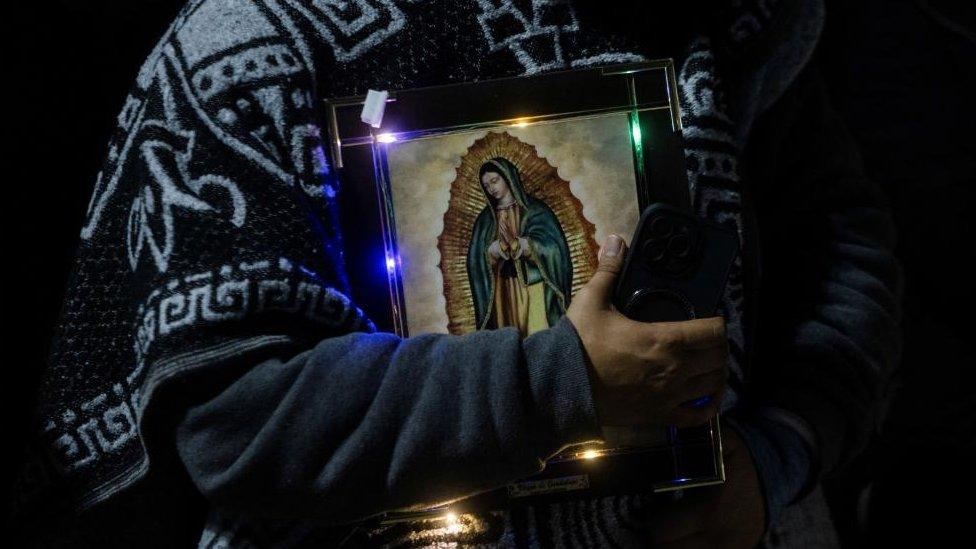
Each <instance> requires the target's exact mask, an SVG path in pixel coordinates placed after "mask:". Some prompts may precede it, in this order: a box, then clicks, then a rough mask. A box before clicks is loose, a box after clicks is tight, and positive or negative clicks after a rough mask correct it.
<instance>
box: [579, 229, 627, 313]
mask: <svg viewBox="0 0 976 549" xmlns="http://www.w3.org/2000/svg"><path fill="white" fill-rule="evenodd" d="M597 257H598V259H599V262H600V263H599V265H598V266H597V268H596V273H595V274H594V275H593V278H591V279H590V281H589V282H588V283H587V284H586V288H587V294H588V295H587V299H593V300H596V301H598V302H600V303H604V304H608V303H610V300H611V299H612V297H613V288H614V285H615V284H616V281H617V275H618V274H620V271H621V270H623V268H624V258H626V257H627V243H626V242H624V239H623V237H621V236H620V235H617V234H612V235H610V236H608V237H607V239H606V240H604V242H603V246H601V247H600V254H599V255H598V256H597Z"/></svg>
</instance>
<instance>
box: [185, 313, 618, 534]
mask: <svg viewBox="0 0 976 549" xmlns="http://www.w3.org/2000/svg"><path fill="white" fill-rule="evenodd" d="M587 367H588V366H587V363H586V360H585V358H584V355H583V351H582V347H581V343H580V342H579V339H578V336H577V334H576V331H575V329H574V328H573V326H572V324H571V323H570V322H569V321H568V320H567V319H565V318H564V319H562V320H561V321H560V322H559V323H558V324H557V325H556V326H554V327H553V328H551V329H549V330H545V331H543V332H539V333H537V334H534V335H533V336H531V337H529V338H527V339H526V340H524V341H521V340H520V338H519V335H518V332H517V331H516V330H514V329H511V328H509V329H503V330H495V331H483V332H477V333H473V334H469V335H465V336H449V335H423V336H418V337H413V338H408V339H400V338H398V337H396V336H394V335H391V334H349V335H346V336H342V337H336V338H330V339H327V340H325V341H322V342H321V343H319V344H318V345H317V346H316V347H314V348H313V349H310V350H308V351H306V352H303V353H301V354H298V355H297V356H294V357H291V358H288V359H282V358H273V359H270V360H266V361H264V362H261V363H259V364H256V365H255V366H254V367H253V368H250V369H249V371H247V373H246V374H244V375H243V376H242V377H240V378H239V379H237V380H236V381H233V382H231V383H230V384H229V385H226V386H224V387H222V388H221V389H220V390H218V391H215V392H214V394H213V396H212V397H211V398H208V399H205V400H204V401H202V402H200V403H198V404H195V405H192V406H190V407H189V408H188V409H187V410H186V414H185V417H184V418H183V420H182V421H181V422H180V423H179V426H178V428H177V429H176V443H177V449H178V452H179V454H180V456H181V458H182V461H183V463H184V464H185V466H186V469H187V470H188V472H189V474H190V477H191V478H192V480H193V482H194V483H195V484H196V486H197V487H198V489H199V490H200V491H201V492H202V493H203V494H204V495H205V496H206V497H207V498H208V499H209V500H210V501H211V503H212V504H214V505H215V506H217V507H219V508H223V509H227V510H231V511H236V512H244V513H249V514H252V515H257V516H275V517H299V518H313V519H316V520H319V521H327V522H332V523H339V522H344V521H351V520H356V519H360V518H365V517H368V516H371V515H373V514H376V513H378V512H382V511H385V510H391V509H398V508H403V507H409V506H414V505H425V504H427V505H429V504H436V503H441V502H445V501H447V500H451V499H454V498H458V497H461V496H465V495H469V494H472V493H475V492H478V491H483V490H485V489H490V488H493V487H496V486H499V485H502V484H504V483H506V482H508V481H511V480H514V479H517V478H520V477H523V476H526V475H529V474H532V473H535V472H537V471H539V470H540V469H541V468H542V462H543V460H544V459H546V458H548V457H549V456H551V455H552V454H554V453H555V452H557V451H558V450H560V449H561V448H563V447H565V446H567V445H569V444H572V443H579V442H585V441H587V440H593V439H597V438H599V428H598V424H597V420H596V415H595V409H594V406H593V400H592V396H591V391H590V385H589V378H588V376H589V374H588V372H587Z"/></svg>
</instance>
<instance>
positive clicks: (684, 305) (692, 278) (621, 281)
mask: <svg viewBox="0 0 976 549" xmlns="http://www.w3.org/2000/svg"><path fill="white" fill-rule="evenodd" d="M738 250H739V238H738V235H736V233H735V231H732V230H730V229H728V228H726V227H723V226H722V225H719V224H718V223H715V222H713V221H709V220H706V219H703V218H701V217H699V216H697V215H695V214H693V213H690V212H687V211H684V210H681V209H679V208H676V207H674V206H670V205H667V204H663V203H656V204H651V205H650V206H648V207H647V208H646V209H645V210H644V212H643V213H642V214H641V217H640V220H639V221H638V223H637V230H636V231H635V232H634V237H633V239H632V240H631V241H630V252H629V253H628V254H627V259H626V261H625V263H624V268H623V272H622V273H621V274H620V276H619V278H618V280H617V288H616V292H615V294H614V305H615V306H616V307H617V309H618V310H619V311H620V312H621V313H623V314H624V315H625V316H627V317H628V318H631V319H633V320H638V321H641V322H665V321H680V320H691V319H695V318H707V317H710V316H715V313H716V310H717V309H718V306H719V303H720V302H721V299H722V294H723V293H724V292H725V285H726V283H727V282H728V277H729V271H730V270H731V268H732V263H733V261H735V256H736V254H737V253H738Z"/></svg>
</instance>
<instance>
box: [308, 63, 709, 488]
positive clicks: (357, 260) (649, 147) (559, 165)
mask: <svg viewBox="0 0 976 549" xmlns="http://www.w3.org/2000/svg"><path fill="white" fill-rule="evenodd" d="M676 91H677V90H676V89H675V77H674V68H673V66H672V63H671V61H670V60H661V61H653V62H647V63H640V64H628V65H618V66H611V67H604V68H589V69H580V70H572V71H565V72H558V73H549V74H543V75H536V76H528V77H519V78H510V79H501V80H493V81H484V82H478V83H469V84H457V85H450V86H441V87H434V88H425V89H414V90H402V91H394V92H391V93H390V94H389V97H388V98H387V99H386V102H385V114H384V115H383V116H382V120H381V121H378V122H379V123H378V124H376V126H378V127H373V126H371V125H368V124H366V123H364V122H363V121H362V119H361V117H362V114H363V111H364V103H365V98H364V97H352V98H338V99H334V100H329V101H326V103H325V105H324V106H325V116H326V117H327V119H328V127H329V129H330V131H329V134H330V135H329V142H330V144H331V149H332V151H331V153H332V158H333V159H334V163H335V165H336V167H337V168H338V170H339V172H340V180H341V184H342V192H341V193H340V200H341V201H343V202H344V203H343V204H342V206H343V207H341V208H340V211H341V212H342V213H341V215H342V216H346V217H342V218H341V223H342V224H343V225H344V227H343V228H344V231H343V233H344V235H345V248H346V260H347V268H348V269H349V270H350V272H352V273H354V275H355V276H353V277H352V280H351V284H352V291H353V294H354V295H356V297H357V301H359V302H360V303H361V305H362V306H363V308H364V309H366V311H367V313H369V314H370V315H371V317H372V318H373V319H374V321H376V323H377V324H378V325H379V326H380V327H381V328H382V329H386V330H389V331H393V332H396V333H397V334H399V335H402V336H410V335H418V334H424V333H452V334H464V333H468V332H471V331H475V330H484V329H492V328H498V327H503V326H514V327H517V328H518V329H519V330H520V331H521V333H522V334H523V336H529V335H531V334H532V333H534V332H536V331H539V330H543V329H546V328H547V327H549V326H552V325H553V324H555V323H556V322H557V321H558V320H559V319H560V318H561V317H562V316H563V315H564V314H565V313H566V309H567V308H568V307H569V304H570V303H571V301H572V299H573V296H574V295H575V294H576V292H577V291H579V289H580V288H581V287H582V286H583V285H584V284H586V282H587V281H588V280H589V279H590V277H591V276H592V275H593V273H594V272H595V270H596V267H597V252H598V250H599V245H598V243H599V242H601V241H603V239H604V238H605V237H606V236H607V235H609V234H611V233H617V234H621V235H626V236H627V237H628V238H629V237H630V235H632V234H633V233H634V230H635V228H636V226H637V223H638V219H639V217H640V213H641V212H642V211H643V209H644V208H645V207H646V206H648V205H650V204H652V203H658V202H663V203H666V204H670V205H672V206H676V207H679V208H682V209H685V210H688V209H690V197H689V191H688V185H687V182H686V179H685V171H684V156H683V149H682V142H681V121H680V111H679V105H678V102H677V97H678V96H677V93H676ZM371 108H372V107H371ZM351 212H355V214H352V213H351ZM364 212H373V213H371V214H368V215H364ZM610 438H612V439H613V440H615V441H616V442H615V444H614V445H612V446H610V445H606V444H604V445H602V446H591V447H585V448H573V449H571V450H568V451H566V452H564V453H563V454H560V455H558V456H556V457H554V458H552V459H551V460H550V461H549V462H548V463H547V465H546V468H545V470H544V471H543V472H542V473H540V474H539V475H537V476H535V477H532V478H529V479H525V480H524V481H520V482H516V483H513V484H511V485H510V486H508V487H506V488H505V489H504V490H497V491H495V492H492V493H490V494H486V495H482V496H479V497H478V498H477V499H478V503H477V505H486V506H492V505H506V504H511V503H513V502H518V503H521V502H524V501H526V500H529V499H532V500H538V499H549V498H560V497H593V496H596V495H600V494H602V493H608V494H609V493H621V492H627V491H669V490H675V489H681V488H686V487H691V486H701V485H707V484H714V483H719V482H722V481H723V479H724V469H723V465H722V458H721V441H720V438H719V429H718V419H715V420H713V421H711V422H710V423H709V424H707V425H704V426H702V427H697V428H688V429H684V428H683V429H676V428H671V427H661V428H656V429H647V430H642V431H639V432H637V431H633V430H627V431H621V432H616V433H613V436H612V437H608V439H610ZM469 505H476V504H475V503H469Z"/></svg>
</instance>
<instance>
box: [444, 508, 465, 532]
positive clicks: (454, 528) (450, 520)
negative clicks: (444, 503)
mask: <svg viewBox="0 0 976 549" xmlns="http://www.w3.org/2000/svg"><path fill="white" fill-rule="evenodd" d="M444 522H446V523H447V524H445V526H444V528H445V529H446V530H447V533H448V534H460V533H461V532H462V531H463V530H464V525H462V524H461V521H460V520H458V516H457V514H455V513H447V514H446V515H444Z"/></svg>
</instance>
